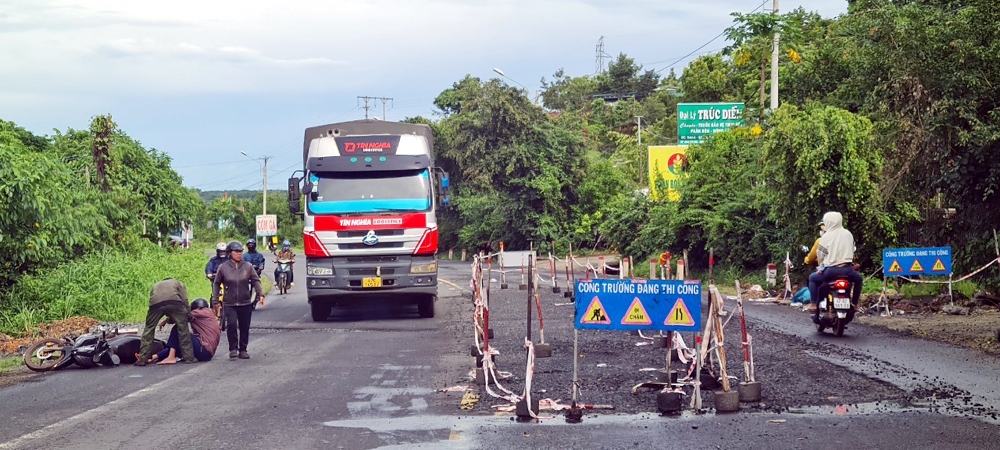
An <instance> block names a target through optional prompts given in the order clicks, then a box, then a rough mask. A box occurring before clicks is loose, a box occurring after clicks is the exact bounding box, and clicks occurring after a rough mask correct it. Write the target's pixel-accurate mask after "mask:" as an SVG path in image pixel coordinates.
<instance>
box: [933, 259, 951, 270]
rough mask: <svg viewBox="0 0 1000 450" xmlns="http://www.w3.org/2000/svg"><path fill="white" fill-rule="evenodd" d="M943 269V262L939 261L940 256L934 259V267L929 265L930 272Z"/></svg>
mask: <svg viewBox="0 0 1000 450" xmlns="http://www.w3.org/2000/svg"><path fill="white" fill-rule="evenodd" d="M945 270H947V269H945V267H944V263H943V262H941V258H938V260H937V261H934V267H931V272H944V271H945Z"/></svg>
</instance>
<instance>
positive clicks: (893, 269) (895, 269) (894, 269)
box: [889, 259, 903, 273]
mask: <svg viewBox="0 0 1000 450" xmlns="http://www.w3.org/2000/svg"><path fill="white" fill-rule="evenodd" d="M902 271H903V268H902V267H900V266H899V261H896V260H895V259H894V260H892V264H891V265H889V273H896V272H902Z"/></svg>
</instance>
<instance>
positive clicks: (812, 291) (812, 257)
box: [803, 222, 826, 312]
mask: <svg viewBox="0 0 1000 450" xmlns="http://www.w3.org/2000/svg"><path fill="white" fill-rule="evenodd" d="M825 230H826V227H825V226H824V225H823V222H820V223H819V237H817V238H816V242H814V243H813V246H812V249H811V250H809V254H808V255H806V258H805V261H803V262H804V263H805V265H807V266H808V265H812V264H816V270H815V271H813V273H811V274H809V307H808V311H809V312H815V311H816V308H817V305H819V293H818V291H819V284H820V283H822V282H823V264H821V263H820V262H819V259H818V258H817V256H816V252H817V251H819V240H820V238H822V237H823V232H824V231H825ZM803 248H805V247H803Z"/></svg>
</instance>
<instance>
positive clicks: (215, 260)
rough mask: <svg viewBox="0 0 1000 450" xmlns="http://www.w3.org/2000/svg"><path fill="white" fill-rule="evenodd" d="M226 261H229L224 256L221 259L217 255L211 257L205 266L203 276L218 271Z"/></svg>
mask: <svg viewBox="0 0 1000 450" xmlns="http://www.w3.org/2000/svg"><path fill="white" fill-rule="evenodd" d="M226 261H229V258H227V257H225V256H223V257H221V258H220V257H219V256H218V255H216V256H213V257H212V259H210V260H208V264H205V275H211V274H213V273H215V271H216V270H219V266H220V265H221V264H222V263H224V262H226Z"/></svg>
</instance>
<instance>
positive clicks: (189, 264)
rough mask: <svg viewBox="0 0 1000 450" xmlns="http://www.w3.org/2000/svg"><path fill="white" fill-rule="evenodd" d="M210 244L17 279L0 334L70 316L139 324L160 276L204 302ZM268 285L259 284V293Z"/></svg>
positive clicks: (96, 259)
mask: <svg viewBox="0 0 1000 450" xmlns="http://www.w3.org/2000/svg"><path fill="white" fill-rule="evenodd" d="M211 250H212V248H211V246H209V245H206V244H199V245H195V246H192V247H191V248H190V249H187V250H180V251H177V250H174V251H167V250H165V249H163V248H160V247H157V246H155V245H153V244H151V243H146V244H143V245H141V246H140V248H139V249H137V250H136V251H135V253H132V254H126V253H123V252H120V251H114V250H105V251H101V252H98V253H94V254H90V255H88V256H86V257H84V258H82V259H79V260H76V261H74V262H71V263H67V264H64V265H62V266H59V267H57V268H55V269H52V270H49V271H46V272H43V273H39V274H36V275H27V276H24V277H22V278H21V279H20V280H19V281H18V283H17V284H16V285H14V286H13V288H12V289H11V290H10V291H9V292H7V293H6V295H5V296H4V298H3V299H2V302H0V304H2V305H3V306H0V332H3V333H7V334H15V335H20V334H22V333H24V332H26V331H30V330H31V329H33V328H34V327H35V326H36V325H37V324H38V323H41V322H48V321H52V320H61V319H65V318H67V317H71V316H87V317H92V318H94V319H97V320H101V321H116V322H141V321H143V320H144V318H145V316H146V310H147V308H148V306H149V290H150V289H151V288H152V286H153V285H154V284H155V283H156V282H158V281H160V280H163V279H164V278H176V279H178V280H180V281H181V282H182V283H184V285H185V286H186V287H187V289H188V297H189V298H190V299H194V298H197V297H205V298H208V297H209V296H210V295H211V291H212V286H211V284H210V283H209V282H208V280H207V279H205V263H206V262H207V261H208V255H209V254H210V253H211ZM269 287H270V283H269V282H265V285H264V288H265V290H267V289H269Z"/></svg>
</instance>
